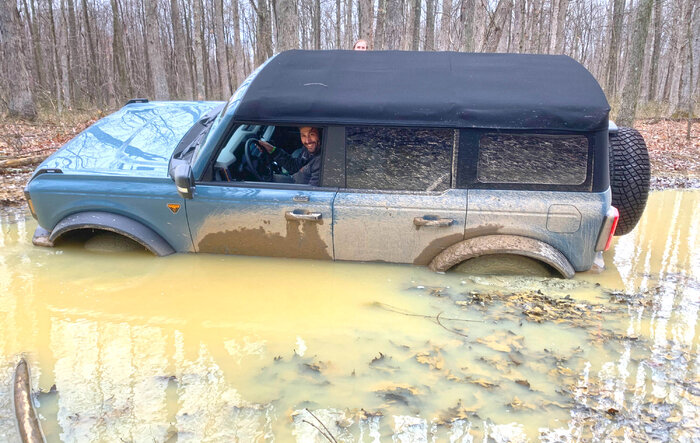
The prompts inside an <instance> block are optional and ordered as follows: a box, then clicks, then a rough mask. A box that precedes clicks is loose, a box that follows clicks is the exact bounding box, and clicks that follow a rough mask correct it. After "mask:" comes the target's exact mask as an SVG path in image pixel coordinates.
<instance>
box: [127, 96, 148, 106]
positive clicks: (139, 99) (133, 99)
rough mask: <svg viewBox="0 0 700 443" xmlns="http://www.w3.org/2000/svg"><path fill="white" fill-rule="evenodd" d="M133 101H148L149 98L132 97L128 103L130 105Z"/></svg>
mask: <svg viewBox="0 0 700 443" xmlns="http://www.w3.org/2000/svg"><path fill="white" fill-rule="evenodd" d="M132 103H148V99H147V98H132V99H131V100H129V101H128V102H126V104H127V105H130V104H132Z"/></svg>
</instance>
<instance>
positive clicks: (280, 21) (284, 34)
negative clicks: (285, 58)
mask: <svg viewBox="0 0 700 443" xmlns="http://www.w3.org/2000/svg"><path fill="white" fill-rule="evenodd" d="M297 48H299V14H298V13H297V5H296V2H295V1H294V0H278V1H277V50H278V51H286V50H288V49H297Z"/></svg>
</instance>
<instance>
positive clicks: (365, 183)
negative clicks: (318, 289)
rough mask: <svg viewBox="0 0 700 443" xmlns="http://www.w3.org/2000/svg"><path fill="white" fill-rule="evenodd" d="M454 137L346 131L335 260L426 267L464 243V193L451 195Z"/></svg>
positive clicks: (446, 132)
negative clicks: (462, 241)
mask: <svg viewBox="0 0 700 443" xmlns="http://www.w3.org/2000/svg"><path fill="white" fill-rule="evenodd" d="M455 132H456V131H454V130H451V129H419V128H377V127H348V128H346V130H345V158H344V162H345V164H344V166H343V168H344V171H345V183H344V188H343V189H340V190H339V192H338V195H337V196H336V198H335V203H334V205H333V218H334V228H333V238H334V245H335V257H336V259H338V260H362V261H385V262H392V263H414V264H419V265H425V264H428V263H429V262H430V260H432V258H433V257H435V255H437V254H438V253H440V252H441V251H442V250H443V249H445V248H446V247H448V246H450V245H452V244H454V243H456V242H458V241H461V240H462V239H463V238H464V226H465V219H466V208H467V191H466V190H457V189H452V179H453V175H454V174H453V164H454V162H453V151H454V146H455V142H456V137H457V136H456V133H455Z"/></svg>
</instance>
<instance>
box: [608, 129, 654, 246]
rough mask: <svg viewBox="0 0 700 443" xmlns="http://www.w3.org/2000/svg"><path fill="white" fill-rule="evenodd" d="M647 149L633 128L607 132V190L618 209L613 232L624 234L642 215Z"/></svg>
mask: <svg viewBox="0 0 700 443" xmlns="http://www.w3.org/2000/svg"><path fill="white" fill-rule="evenodd" d="M649 178H650V166H649V152H648V151H647V145H646V143H644V137H642V135H641V134H640V133H639V131H637V130H636V129H634V128H625V127H621V128H618V131H617V133H612V134H610V190H611V192H612V205H613V206H614V207H616V208H617V210H618V211H619V212H620V219H619V221H618V223H617V228H616V229H615V235H625V234H627V233H628V232H630V231H631V230H632V229H634V227H635V226H636V225H637V222H638V221H639V219H640V218H641V217H642V213H643V212H644V207H645V206H646V203H647V197H648V195H649Z"/></svg>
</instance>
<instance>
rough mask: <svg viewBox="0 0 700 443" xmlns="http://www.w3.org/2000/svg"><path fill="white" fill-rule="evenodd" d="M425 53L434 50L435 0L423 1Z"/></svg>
mask: <svg viewBox="0 0 700 443" xmlns="http://www.w3.org/2000/svg"><path fill="white" fill-rule="evenodd" d="M423 49H425V50H426V51H434V50H435V0H425V44H424V47H423Z"/></svg>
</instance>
